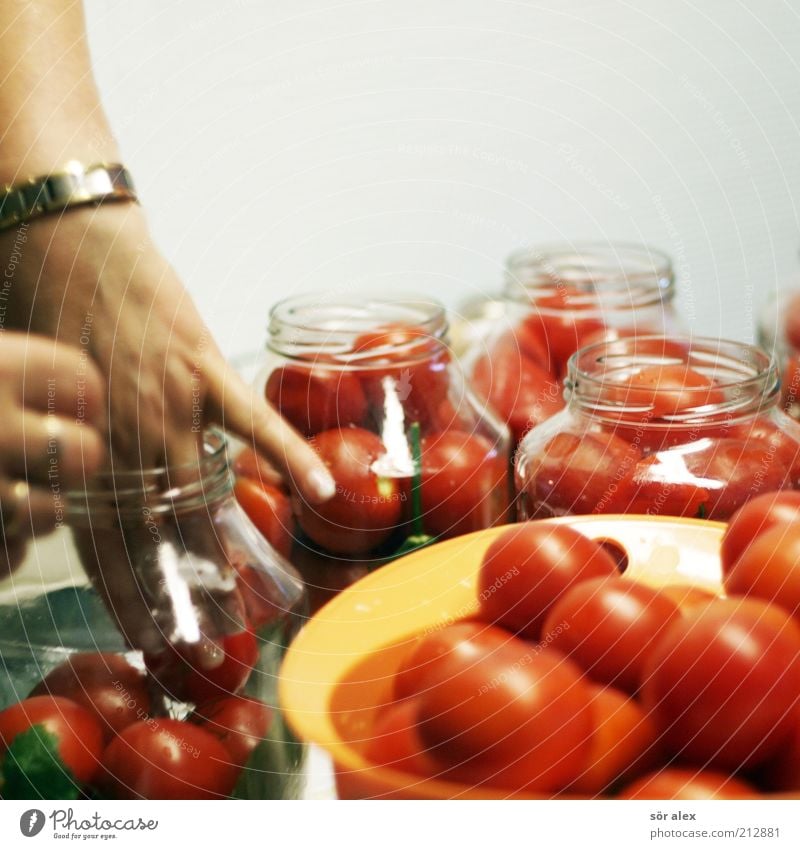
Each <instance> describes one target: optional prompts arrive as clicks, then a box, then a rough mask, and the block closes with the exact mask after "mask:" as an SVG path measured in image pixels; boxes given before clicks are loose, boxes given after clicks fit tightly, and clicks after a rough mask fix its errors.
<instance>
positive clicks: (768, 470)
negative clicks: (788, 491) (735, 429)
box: [683, 439, 786, 521]
mask: <svg viewBox="0 0 800 849" xmlns="http://www.w3.org/2000/svg"><path fill="white" fill-rule="evenodd" d="M709 443H710V444H708V445H706V444H705V442H703V443H698V444H697V445H696V446H694V447H693V448H692V449H691V450H687V451H686V452H685V453H684V454H683V462H684V463H685V465H686V469H687V470H688V472H689V473H690V475H693V476H694V477H695V478H696V479H698V483H703V485H704V487H705V489H707V490H708V493H709V501H708V512H707V514H706V516H705V518H707V519H715V520H718V521H726V520H727V519H729V518H730V517H731V516H732V515H733V514H734V513H735V512H736V511H737V510H738V509H739V508H740V507H741V506H742V505H743V504H744V503H745V502H747V501H749V500H750V499H751V498H753V497H754V496H756V495H759V494H760V493H763V492H772V491H775V490H778V489H781V488H782V487H783V486H784V484H785V480H786V468H785V467H784V466H783V465H782V464H781V463H775V462H772V460H771V459H769V457H770V455H769V453H768V451H767V450H765V449H764V448H763V447H757V446H756V445H755V444H754V443H752V442H750V443H747V442H742V441H741V440H739V439H716V440H709ZM715 484H716V485H715Z"/></svg>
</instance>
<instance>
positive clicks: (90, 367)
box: [15, 336, 105, 430]
mask: <svg viewBox="0 0 800 849" xmlns="http://www.w3.org/2000/svg"><path fill="white" fill-rule="evenodd" d="M21 365H22V369H21V371H20V373H19V378H18V381H17V382H16V384H15V386H16V392H17V397H18V398H19V400H20V403H21V405H22V406H23V407H30V408H32V409H35V410H40V411H41V412H45V413H51V414H61V415H64V416H69V417H72V418H73V419H74V420H75V421H76V422H88V423H90V424H92V425H94V426H95V427H97V428H99V429H100V430H104V428H105V381H104V380H103V377H102V376H101V374H100V371H99V369H98V368H97V366H96V365H95V363H94V360H92V358H91V357H90V356H89V353H88V351H87V350H85V349H80V348H75V347H73V346H71V345H64V344H63V343H59V342H55V341H53V340H52V339H45V338H43V337H38V336H30V337H29V338H28V340H27V343H26V345H25V354H24V361H23V362H22V364H21Z"/></svg>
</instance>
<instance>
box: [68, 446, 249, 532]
mask: <svg viewBox="0 0 800 849" xmlns="http://www.w3.org/2000/svg"><path fill="white" fill-rule="evenodd" d="M197 451H198V459H197V462H195V463H187V464H185V465H175V466H164V467H162V468H153V469H143V470H141V471H135V472H131V471H122V472H120V471H110V472H106V473H103V474H100V475H97V476H96V477H95V478H94V479H93V481H92V483H91V485H90V486H89V487H87V488H86V489H85V490H82V491H74V492H69V493H67V496H66V512H67V521H68V523H69V524H72V525H82V524H85V523H86V522H87V521H91V522H92V524H98V523H101V522H103V520H106V521H108V520H110V521H116V520H124V519H126V518H128V517H130V518H141V516H142V513H143V512H146V513H147V515H165V514H176V515H179V514H182V513H189V512H193V511H197V510H198V509H200V508H203V509H208V508H210V507H213V506H214V505H216V504H218V503H220V502H221V501H223V500H224V499H225V498H227V497H228V496H229V495H230V494H231V492H232V489H233V480H232V477H231V471H230V464H229V458H228V443H227V440H226V439H225V437H224V436H223V435H222V433H221V432H220V431H217V430H211V431H208V432H207V433H206V434H205V435H204V439H203V444H202V445H198V449H197Z"/></svg>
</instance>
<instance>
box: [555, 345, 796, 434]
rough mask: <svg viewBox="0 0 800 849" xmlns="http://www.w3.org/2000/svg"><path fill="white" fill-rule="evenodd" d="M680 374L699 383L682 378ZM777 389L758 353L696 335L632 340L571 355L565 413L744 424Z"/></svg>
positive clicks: (770, 403) (772, 367)
mask: <svg viewBox="0 0 800 849" xmlns="http://www.w3.org/2000/svg"><path fill="white" fill-rule="evenodd" d="M645 368H647V369H648V375H649V377H648V382H647V385H646V388H645V389H644V391H642V390H641V389H640V388H637V382H636V380H635V376H636V375H637V374H638V373H640V372H641V371H642V370H643V369H645ZM667 369H670V371H666V370H667ZM662 370H663V372H662ZM688 372H691V373H694V374H695V375H700V376H702V378H706V380H705V381H703V380H698V379H697V378H695V379H693V380H692V379H687V380H683V379H682V377H681V376H682V373H684V374H685V373H688ZM662 373H663V375H664V377H665V378H666V376H667V375H670V378H669V381H668V382H669V385H666V383H667V381H666V380H665V382H664V385H659V376H660V375H662ZM651 381H654V382H652V383H651ZM629 387H634V388H633V389H632V390H630V389H629ZM710 388H711V391H710ZM779 388H780V386H779V377H778V370H777V367H776V364H775V361H774V360H773V358H772V357H770V356H769V355H768V354H766V353H765V352H764V351H762V350H761V349H760V348H758V347H756V346H755V345H748V344H745V343H743V342H733V341H727V340H721V339H714V338H704V337H685V338H680V337H666V336H638V337H632V338H630V339H619V340H617V341H613V342H603V343H599V344H597V345H591V346H589V347H587V348H583V349H582V350H580V351H578V352H577V353H576V354H574V355H573V356H572V358H571V359H570V361H569V369H568V376H567V380H566V390H567V400H568V404H569V406H570V408H571V409H573V410H577V411H580V412H581V413H583V414H586V415H590V416H592V417H593V418H596V419H604V420H607V421H613V422H620V421H630V422H642V421H646V422H647V423H648V425H653V426H659V425H661V426H664V427H669V426H674V425H675V424H712V423H719V422H724V421H727V422H729V421H734V420H738V419H743V418H748V417H750V416H752V415H755V414H756V413H759V412H761V411H762V410H766V409H769V408H773V407H775V406H776V405H777V402H778V397H779ZM676 393H680V404H679V405H677V411H676V412H673V413H670V414H667V413H665V412H664V410H667V409H670V408H676V405H675V404H674V403H673V399H674V398H675V396H676Z"/></svg>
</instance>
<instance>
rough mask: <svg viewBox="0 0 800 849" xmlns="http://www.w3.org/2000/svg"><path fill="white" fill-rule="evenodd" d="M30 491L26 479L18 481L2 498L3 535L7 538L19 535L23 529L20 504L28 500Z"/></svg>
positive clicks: (1, 519)
mask: <svg viewBox="0 0 800 849" xmlns="http://www.w3.org/2000/svg"><path fill="white" fill-rule="evenodd" d="M28 493H29V487H28V484H27V483H25V481H16V482H15V483H14V484H13V486H11V487H10V488H9V489H8V490H7V491H6V493H5V494H4V495H3V496H2V497H1V498H0V521H2V523H3V526H2V531H3V536H4V537H5V538H6V539H10V538H12V537H15V536H18V535H19V532H20V530H21V529H22V516H21V515H20V505H21V504H22V503H23V501H25V500H27V498H28Z"/></svg>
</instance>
